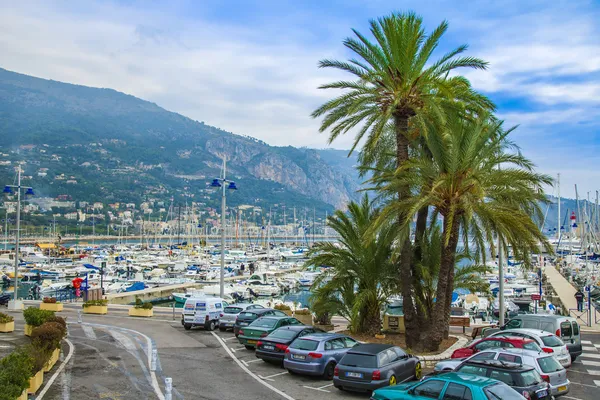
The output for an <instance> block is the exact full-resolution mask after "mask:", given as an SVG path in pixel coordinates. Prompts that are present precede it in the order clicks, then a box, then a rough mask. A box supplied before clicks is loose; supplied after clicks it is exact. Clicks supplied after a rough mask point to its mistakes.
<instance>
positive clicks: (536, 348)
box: [523, 342, 542, 352]
mask: <svg viewBox="0 0 600 400" xmlns="http://www.w3.org/2000/svg"><path fill="white" fill-rule="evenodd" d="M523 348H524V349H525V350H534V351H538V352H539V351H542V348H541V347H540V346H538V344H537V343H536V342H529V343H523Z"/></svg>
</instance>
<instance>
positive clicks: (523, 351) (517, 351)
mask: <svg viewBox="0 0 600 400" xmlns="http://www.w3.org/2000/svg"><path fill="white" fill-rule="evenodd" d="M483 352H486V353H488V352H489V353H512V354H518V355H524V356H531V357H537V356H538V355H540V354H544V355H546V354H549V353H544V352H542V351H535V350H527V349H505V348H494V349H485V350H484V351H482V352H480V353H477V354H481V353H483Z"/></svg>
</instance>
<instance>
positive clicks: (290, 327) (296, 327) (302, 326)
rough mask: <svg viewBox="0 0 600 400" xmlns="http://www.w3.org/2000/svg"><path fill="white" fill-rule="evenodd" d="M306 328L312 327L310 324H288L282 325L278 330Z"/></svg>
mask: <svg viewBox="0 0 600 400" xmlns="http://www.w3.org/2000/svg"><path fill="white" fill-rule="evenodd" d="M262 318H271V317H262ZM306 328H310V326H308V325H286V326H282V327H281V328H277V330H278V331H283V330H287V331H301V330H304V329H306ZM305 337H306V336H305Z"/></svg>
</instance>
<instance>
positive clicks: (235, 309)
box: [219, 303, 264, 331]
mask: <svg viewBox="0 0 600 400" xmlns="http://www.w3.org/2000/svg"><path fill="white" fill-rule="evenodd" d="M257 308H264V307H263V306H261V305H260V304H252V303H247V304H246V303H243V304H231V305H229V306H227V307H225V309H224V310H223V316H222V317H221V318H220V319H219V330H221V331H224V330H226V329H233V325H235V320H236V318H237V316H238V315H239V313H241V312H242V311H246V310H254V309H257Z"/></svg>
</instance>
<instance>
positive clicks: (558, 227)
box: [542, 173, 561, 249]
mask: <svg viewBox="0 0 600 400" xmlns="http://www.w3.org/2000/svg"><path fill="white" fill-rule="evenodd" d="M556 191H557V196H558V202H557V206H558V221H557V222H556V224H557V226H556V239H557V243H556V248H557V249H558V240H559V239H560V219H561V215H560V173H558V174H557V175H556ZM542 228H543V227H542Z"/></svg>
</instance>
